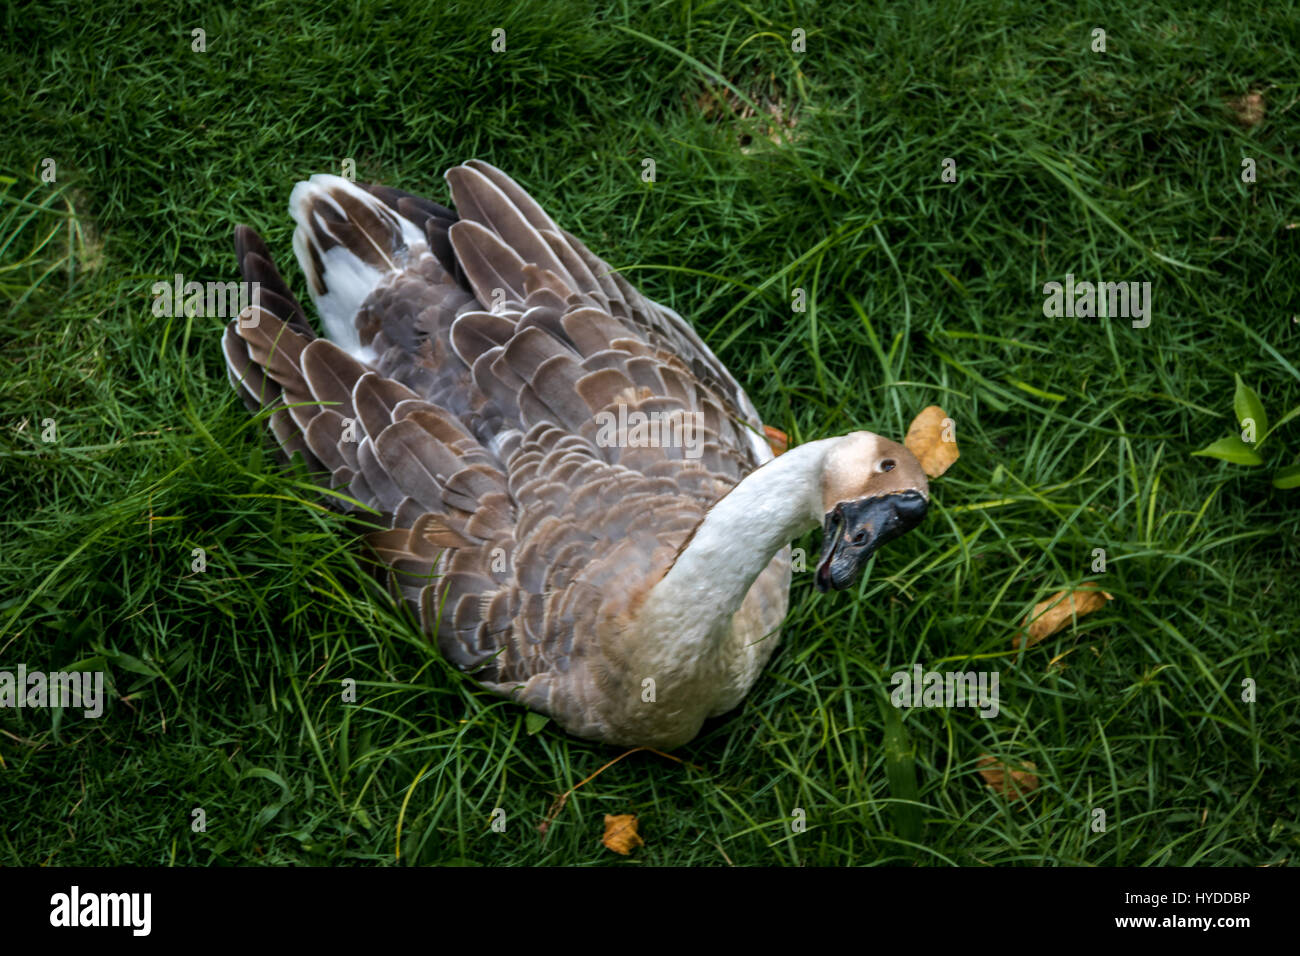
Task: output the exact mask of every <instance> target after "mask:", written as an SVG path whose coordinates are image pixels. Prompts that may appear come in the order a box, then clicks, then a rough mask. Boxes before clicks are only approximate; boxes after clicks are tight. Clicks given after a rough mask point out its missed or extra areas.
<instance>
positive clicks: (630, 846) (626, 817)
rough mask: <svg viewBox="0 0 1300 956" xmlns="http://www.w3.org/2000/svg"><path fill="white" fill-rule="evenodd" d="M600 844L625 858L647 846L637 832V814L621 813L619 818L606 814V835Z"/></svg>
mask: <svg viewBox="0 0 1300 956" xmlns="http://www.w3.org/2000/svg"><path fill="white" fill-rule="evenodd" d="M600 842H601V843H603V844H605V846H606V847H608V848H609V849H611V850H613V851H614V852H615V853H621V854H623V856H627V855H628V854H629V853H631V852H632V851H633V850H635V849H636V848H637V847H639V846H645V840H642V839H641V836H640V834H638V833H637V832H636V814H634V813H620V814H618V815H617V816H610V815H609V814H608V813H607V814H605V835H604V836H603V837H601V840H600Z"/></svg>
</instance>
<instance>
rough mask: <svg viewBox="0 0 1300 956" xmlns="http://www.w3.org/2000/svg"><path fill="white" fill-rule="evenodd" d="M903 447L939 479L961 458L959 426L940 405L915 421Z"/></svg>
mask: <svg viewBox="0 0 1300 956" xmlns="http://www.w3.org/2000/svg"><path fill="white" fill-rule="evenodd" d="M903 444H904V445H906V446H907V450H908V451H910V452H911V453H912V454H913V455H915V456H916V458H917V461H919V462H920V463H921V467H922V468H924V469H925V473H926V474H927V475H929V476H930V477H931V478H938V477H939V476H940V475H942V474H943V473H944V472H945V471H947V470H948V469H949V468H951V467H952V463H953V462H955V461H956V460H957V459H958V458H960V457H961V452H960V451H958V450H957V426H956V425H954V424H953V420H952V419H951V418H949V417H948V415H947V413H946V412H945V411H944V410H943V409H942V408H940V407H939V406H938V405H930V406H927V407H926V408H923V409H921V414H919V415H917V416H916V417H915V418H914V419H912V424H911V425H910V426H909V427H908V429H907V437H906V438H904V439H903Z"/></svg>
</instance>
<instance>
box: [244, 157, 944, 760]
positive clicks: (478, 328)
mask: <svg viewBox="0 0 1300 956" xmlns="http://www.w3.org/2000/svg"><path fill="white" fill-rule="evenodd" d="M447 181H448V183H449V185H450V188H451V196H452V201H453V202H454V204H455V207H456V209H455V211H454V212H453V211H452V210H451V209H449V208H446V207H444V206H441V205H439V204H437V203H434V202H431V201H429V200H426V199H422V198H419V197H417V196H413V195H410V194H408V193H404V192H400V191H398V190H394V189H390V188H386V187H380V186H371V187H361V186H358V185H356V184H354V183H351V182H349V181H347V180H344V179H341V178H338V177H334V176H320V175H318V176H314V177H312V178H311V180H310V181H308V182H303V183H299V184H298V185H297V187H295V189H294V191H293V194H292V197H291V199H290V213H291V215H292V216H293V218H294V219H295V221H296V222H297V229H296V231H295V233H294V242H293V245H294V251H295V253H296V255H297V259H298V262H299V264H300V266H301V268H302V270H303V272H304V274H305V275H306V278H307V283H308V288H309V291H310V294H311V297H312V299H313V301H314V303H315V305H316V308H317V310H318V312H319V313H320V316H321V319H322V322H323V324H324V327H325V330H326V333H327V336H328V337H324V338H322V337H317V335H316V334H315V332H314V331H313V330H312V327H311V325H310V323H309V322H308V320H307V317H306V314H305V312H304V311H303V309H302V307H301V306H300V305H299V304H298V301H297V300H296V299H295V298H294V296H293V294H292V292H291V291H290V290H289V287H288V285H287V284H286V283H285V281H284V279H283V278H282V277H281V275H280V273H279V271H278V270H277V269H276V267H275V265H274V264H273V262H272V259H271V256H270V254H269V252H268V251H267V248H266V246H265V244H264V243H263V242H262V240H261V239H260V238H259V237H258V236H257V235H256V233H254V232H253V231H252V230H251V229H248V228H247V227H244V226H240V227H238V228H237V229H236V234H235V244H236V252H237V255H238V257H239V261H240V268H241V272H242V274H243V278H244V280H245V281H246V282H254V283H257V285H256V286H255V287H254V288H255V290H256V291H255V293H254V297H253V305H252V306H250V308H249V309H247V310H245V312H244V313H243V314H242V315H241V316H240V317H239V319H237V320H235V321H233V322H231V323H230V324H229V326H228V327H227V329H226V332H225V335H224V337H223V348H224V352H225V356H226V360H227V365H228V369H229V373H230V378H231V381H232V383H233V384H234V386H235V388H236V389H237V391H238V392H239V393H240V395H241V396H242V397H243V399H244V401H245V403H246V404H247V405H248V406H249V408H250V409H251V410H253V411H259V410H262V409H269V410H270V411H269V416H268V423H269V425H270V427H271V430H272V433H273V435H274V436H275V438H276V440H277V441H278V442H279V444H280V445H281V447H282V448H283V449H284V451H285V452H286V453H288V454H293V453H298V454H301V455H302V456H303V458H304V459H305V461H306V463H307V465H308V466H309V467H310V468H311V469H312V470H313V471H314V472H317V473H319V474H320V475H321V478H320V481H321V484H322V486H323V487H327V488H328V489H330V491H331V492H332V496H331V500H333V501H335V502H336V503H337V505H338V507H340V508H343V509H344V510H348V511H352V512H355V513H356V514H357V516H358V518H359V519H364V520H366V521H368V522H369V523H370V524H371V525H372V526H373V527H374V529H375V530H373V531H371V532H370V533H369V534H368V535H367V541H368V544H369V546H370V548H371V549H372V550H373V552H374V553H375V555H377V557H378V559H379V560H380V561H381V562H382V563H383V565H384V566H386V568H387V576H388V580H389V582H390V584H391V587H392V589H393V591H394V593H395V595H396V596H397V597H398V598H399V599H400V600H402V601H404V602H405V603H406V604H407V605H408V606H409V607H410V609H411V611H412V612H413V613H414V615H415V616H416V619H417V620H418V621H419V623H420V625H421V627H422V628H423V629H424V630H425V631H426V632H427V633H428V634H429V635H430V636H431V637H432V638H433V639H434V640H435V641H436V643H437V645H438V647H439V649H440V651H441V653H442V654H443V655H444V656H445V657H446V658H447V659H448V660H449V661H451V662H452V663H453V664H455V665H456V666H458V667H460V668H461V669H463V670H466V671H468V672H470V673H472V674H473V676H474V677H475V679H477V680H478V681H479V682H481V684H482V685H483V686H484V687H486V688H487V689H489V690H491V691H494V692H496V693H499V694H502V695H506V696H509V697H512V698H514V699H516V700H518V701H520V702H521V703H523V704H525V705H526V706H528V707H530V708H532V709H534V710H537V711H540V712H542V713H544V714H548V715H549V716H551V717H552V718H553V719H554V720H555V721H556V722H557V723H559V724H560V725H561V726H563V727H564V728H565V729H567V730H568V731H570V732H571V733H574V734H577V735H579V736H582V737H587V738H592V739H596V740H601V741H605V742H608V743H612V744H620V745H627V746H639V745H645V746H655V747H664V748H667V747H673V746H677V745H680V744H682V743H685V742H686V741H688V740H690V739H691V738H692V737H694V736H695V735H696V733H698V731H699V729H700V726H701V724H702V723H703V721H704V720H705V719H706V718H707V717H709V716H713V715H717V714H721V713H724V712H726V711H728V710H730V709H732V708H734V707H735V706H736V705H737V704H739V703H740V701H741V700H742V699H743V698H744V696H745V694H746V693H747V692H748V691H749V689H750V687H751V686H752V685H753V683H754V681H755V680H756V679H757V678H758V675H759V674H760V672H761V671H762V668H763V666H764V665H765V664H766V663H767V660H768V658H769V657H770V656H771V654H772V652H773V650H774V649H775V648H776V645H777V640H778V637H779V631H780V625H781V621H782V619H783V618H784V616H785V613H786V608H787V603H788V595H789V588H790V552H789V542H790V541H791V540H792V539H793V538H794V537H796V536H797V535H799V534H802V533H803V532H805V531H806V530H808V529H809V528H811V527H814V526H816V525H818V524H824V525H825V528H826V546H825V549H824V554H823V558H822V560H821V562H820V563H819V566H818V569H817V573H816V579H815V580H816V583H817V585H818V587H819V588H820V589H823V590H825V589H827V588H830V587H836V588H839V587H846V586H848V585H849V584H851V583H852V581H853V580H854V579H856V576H857V573H858V572H859V571H860V570H861V567H862V565H863V563H865V560H866V558H867V556H869V555H870V553H871V552H872V551H874V549H875V548H876V547H877V546H878V545H879V544H880V543H882V542H883V541H886V540H888V539H889V538H891V537H893V536H896V535H897V534H900V533H902V532H903V531H905V530H907V529H908V528H909V527H911V526H912V525H914V524H915V523H916V522H917V521H919V519H920V516H921V514H923V513H924V510H925V506H926V503H927V501H928V495H929V491H928V485H927V483H926V478H925V474H924V472H923V471H922V469H921V467H920V464H919V463H918V462H917V461H916V459H915V458H914V457H913V456H912V455H911V453H910V452H908V451H907V450H906V449H905V448H903V447H902V446H901V445H898V444H896V443H894V442H891V441H888V440H887V439H884V438H881V437H880V436H877V435H873V434H871V433H868V432H853V433H850V434H849V435H845V436H841V437H839V438H830V439H823V440H821V441H814V442H808V443H806V444H804V445H800V446H798V447H796V448H794V449H792V450H791V451H789V452H787V453H786V454H784V455H781V456H780V457H778V458H775V459H774V458H773V457H772V453H771V450H770V449H769V447H768V445H767V443H766V441H765V440H764V438H763V437H762V425H761V422H760V419H759V416H758V413H757V411H756V410H755V408H754V406H753V404H752V403H751V402H750V400H749V398H748V396H747V395H746V394H745V392H744V390H743V389H742V388H741V387H740V385H739V384H738V383H737V382H736V380H735V379H734V378H733V377H732V375H731V374H730V373H729V372H728V371H727V369H726V368H725V367H724V366H723V365H722V363H721V362H720V361H719V360H718V358H717V357H716V356H715V355H714V354H713V352H712V351H710V350H709V348H708V346H707V345H705V344H704V342H703V341H702V340H701V339H700V338H699V336H697V335H696V334H695V332H694V331H693V330H692V329H691V327H690V325H689V324H688V323H687V322H686V321H684V320H683V319H682V317H681V316H680V315H678V314H677V313H676V312H674V311H673V310H671V309H668V308H666V307H664V306H662V305H658V304H656V303H654V302H651V301H649V300H647V299H646V298H645V297H643V296H642V295H641V294H640V293H639V292H637V290H636V289H634V288H633V287H632V286H631V285H630V284H629V283H628V282H627V281H626V280H624V279H623V277H622V276H620V275H618V274H617V273H615V272H613V271H612V270H611V268H610V267H609V266H608V265H607V264H606V263H605V262H603V261H601V260H600V259H598V258H597V257H596V256H594V255H593V254H592V253H591V252H590V251H589V250H588V249H587V247H586V246H585V245H583V244H582V242H580V241H579V240H578V239H576V238H575V237H573V236H571V235H570V234H569V233H567V232H565V231H564V230H563V229H561V228H560V227H559V226H558V225H557V224H556V223H555V222H554V221H553V220H552V219H551V218H550V217H549V216H548V215H547V214H546V213H545V212H544V211H543V210H542V208H541V207H540V206H539V205H538V204H537V203H536V202H535V201H534V200H533V199H532V198H531V197H530V196H529V195H528V194H527V193H526V192H524V190H523V189H522V188H520V186H519V185H518V184H516V183H515V182H514V181H513V180H511V179H510V178H509V177H508V176H506V175H505V174H504V173H503V172H501V171H500V170H498V169H496V168H494V167H492V166H490V165H488V164H486V163H483V162H478V161H473V162H469V163H466V164H465V165H463V166H458V167H455V168H453V169H452V170H450V171H449V172H448V173H447ZM647 423H649V424H647ZM651 425H653V426H654V427H650V426H651Z"/></svg>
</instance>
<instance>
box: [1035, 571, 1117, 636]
mask: <svg viewBox="0 0 1300 956" xmlns="http://www.w3.org/2000/svg"><path fill="white" fill-rule="evenodd" d="M1113 600H1114V598H1113V597H1111V595H1109V594H1107V593H1106V592H1105V591H1103V590H1102V589H1101V588H1099V587H1098V586H1097V585H1096V583H1095V582H1092V581H1088V582H1086V583H1084V584H1082V585H1080V586H1079V589H1078V590H1076V591H1057V592H1056V593H1055V594H1053V595H1052V596H1051V597H1049V598H1048V599H1047V600H1046V601H1039V602H1038V603H1037V604H1035V605H1034V610H1033V613H1031V614H1030V615H1029V616H1028V617H1027V618H1025V624H1027V625H1028V629H1027V630H1025V631H1022V632H1020V633H1019V634H1017V635H1016V639H1015V641H1014V642H1013V646H1014V647H1033V646H1034V645H1035V644H1037V643H1038V642H1039V641H1042V640H1045V639H1047V638H1049V637H1051V636H1052V635H1053V634H1055V633H1056V632H1057V631H1059V630H1060V629H1061V628H1063V627H1065V625H1067V624H1069V623H1070V620H1071V618H1073V617H1083V616H1084V615H1085V614H1091V613H1092V612H1093V611H1098V610H1101V609H1102V608H1103V607H1105V606H1106V602H1107V601H1113Z"/></svg>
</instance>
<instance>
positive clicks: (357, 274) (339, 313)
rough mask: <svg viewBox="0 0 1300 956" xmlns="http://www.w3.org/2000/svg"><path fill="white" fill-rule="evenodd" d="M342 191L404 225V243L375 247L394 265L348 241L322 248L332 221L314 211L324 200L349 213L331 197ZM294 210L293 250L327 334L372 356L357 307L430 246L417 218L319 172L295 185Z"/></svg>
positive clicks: (351, 349) (367, 359)
mask: <svg viewBox="0 0 1300 956" xmlns="http://www.w3.org/2000/svg"><path fill="white" fill-rule="evenodd" d="M339 192H343V193H347V194H348V195H349V196H351V197H352V198H354V199H355V200H356V201H358V202H361V203H364V204H365V205H366V206H367V207H369V208H370V209H373V210H374V211H375V213H376V214H377V215H379V216H380V217H382V218H386V219H392V220H396V221H397V223H398V224H399V225H400V227H401V231H402V239H403V240H404V245H399V246H398V248H396V249H384V248H379V247H376V251H378V252H379V253H380V255H381V256H382V257H383V258H384V259H386V260H387V261H388V262H389V264H390V266H391V268H389V269H387V270H383V269H377V268H375V267H374V266H373V265H370V264H369V263H367V262H365V261H364V260H362V259H361V258H360V257H359V256H357V255H356V254H355V253H353V252H352V251H351V250H349V249H348V248H347V246H345V245H332V246H331V248H329V249H327V250H325V251H323V252H322V251H321V250H322V246H323V245H324V243H322V242H320V241H319V240H318V238H317V237H318V236H319V235H320V234H322V233H327V232H328V231H329V225H328V223H327V222H325V220H324V219H322V218H321V217H320V215H319V213H313V212H312V211H311V210H312V207H313V206H314V205H316V204H318V203H325V204H328V205H329V206H330V207H332V208H333V209H334V210H336V211H337V212H338V214H339V215H340V216H345V215H346V214H345V213H344V211H343V208H342V207H341V206H340V205H339V203H337V202H335V200H334V199H333V196H332V194H334V193H339ZM289 214H290V215H291V216H292V217H293V221H294V222H296V223H297V224H298V227H297V228H296V229H295V230H294V232H293V251H294V255H295V256H297V258H298V264H299V266H300V267H301V268H302V271H303V272H304V273H305V274H306V276H307V278H308V291H309V292H310V293H311V298H312V301H313V302H314V303H315V304H316V309H317V311H318V312H319V313H320V317H321V320H322V322H323V323H324V325H325V334H326V335H327V336H328V337H329V338H330V339H331V340H332V341H334V342H335V343H336V344H338V345H339V346H340V347H341V348H343V349H345V350H346V351H347V352H349V353H350V354H351V355H353V356H354V357H355V358H357V359H359V360H361V361H363V362H371V361H373V360H374V359H375V354H374V351H373V350H372V349H370V348H368V347H364V348H363V347H362V345H361V338H360V336H359V334H358V332H357V327H356V317H357V312H358V311H359V310H360V308H361V305H362V303H364V302H365V301H366V299H367V298H369V296H370V294H371V293H372V292H374V290H375V288H376V287H377V286H378V285H379V284H380V283H381V282H384V281H386V280H387V279H388V278H389V277H390V276H392V275H393V274H394V273H395V272H397V271H400V270H401V269H404V268H405V267H406V265H407V263H408V262H409V261H412V260H413V258H415V257H418V256H419V255H420V254H422V253H424V252H425V251H426V243H425V239H424V235H423V233H422V232H421V231H420V229H419V227H417V226H416V225H415V223H413V222H411V221H410V220H409V219H406V218H405V217H403V216H399V215H397V213H396V212H394V211H393V210H392V209H391V208H390V207H388V206H387V205H385V204H384V203H382V202H380V201H379V200H378V199H376V198H375V197H374V196H372V195H370V193H368V192H366V191H365V190H364V189H361V188H360V187H359V186H357V185H356V184H355V183H351V182H348V180H346V179H344V178H342V177H341V176H332V175H329V174H327V173H317V174H316V175H314V176H312V177H311V179H309V180H306V181H304V182H300V183H298V184H297V185H295V186H294V187H293V192H292V193H291V194H290V196H289ZM313 253H314V255H313ZM317 261H319V262H320V264H321V269H322V273H323V274H322V273H318V272H317V269H316V262H317ZM321 287H323V288H325V289H326V290H328V291H327V292H326V293H325V295H317V293H316V290H317V289H318V288H321Z"/></svg>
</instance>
